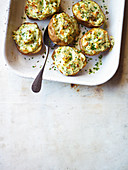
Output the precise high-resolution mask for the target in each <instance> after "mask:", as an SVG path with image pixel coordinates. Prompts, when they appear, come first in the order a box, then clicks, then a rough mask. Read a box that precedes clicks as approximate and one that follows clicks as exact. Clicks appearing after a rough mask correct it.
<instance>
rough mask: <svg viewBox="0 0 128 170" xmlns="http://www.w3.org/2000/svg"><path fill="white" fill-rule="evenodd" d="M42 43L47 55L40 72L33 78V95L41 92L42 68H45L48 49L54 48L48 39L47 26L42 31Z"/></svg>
mask: <svg viewBox="0 0 128 170" xmlns="http://www.w3.org/2000/svg"><path fill="white" fill-rule="evenodd" d="M43 43H44V45H45V47H46V51H47V55H46V57H45V61H44V65H43V67H42V69H41V70H40V72H39V73H38V75H37V77H36V78H35V80H34V82H33V83H32V91H33V92H35V93H38V92H39V91H40V90H41V85H42V80H43V72H44V68H45V65H46V61H47V58H48V54H49V47H54V46H55V44H54V43H53V42H52V41H51V39H50V38H49V35H48V26H47V27H46V29H45V31H44V35H43Z"/></svg>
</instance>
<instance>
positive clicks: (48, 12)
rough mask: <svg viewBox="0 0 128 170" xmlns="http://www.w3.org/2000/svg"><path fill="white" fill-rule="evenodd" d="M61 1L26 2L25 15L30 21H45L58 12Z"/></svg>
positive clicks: (38, 0)
mask: <svg viewBox="0 0 128 170" xmlns="http://www.w3.org/2000/svg"><path fill="white" fill-rule="evenodd" d="M60 3H61V0H27V1H26V6H25V13H26V15H27V17H28V18H30V19H37V20H45V19H46V18H48V17H49V16H52V15H53V14H54V13H56V12H58V11H59V9H60Z"/></svg>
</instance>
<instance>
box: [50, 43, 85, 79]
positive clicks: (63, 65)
mask: <svg viewBox="0 0 128 170" xmlns="http://www.w3.org/2000/svg"><path fill="white" fill-rule="evenodd" d="M52 58H53V60H54V62H53V63H54V64H55V66H56V67H57V68H58V70H59V71H60V72H61V73H62V74H64V75H66V76H74V75H76V74H77V73H78V72H79V71H80V70H81V69H82V68H84V67H85V66H86V57H85V56H84V54H82V53H81V52H80V50H78V49H76V48H74V47H69V46H63V47H62V46H61V47H58V48H57V49H55V50H54V52H53V54H52Z"/></svg>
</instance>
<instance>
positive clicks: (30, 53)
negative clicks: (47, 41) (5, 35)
mask: <svg viewBox="0 0 128 170" xmlns="http://www.w3.org/2000/svg"><path fill="white" fill-rule="evenodd" d="M23 24H24V23H23ZM23 24H21V25H20V26H19V27H18V28H17V29H16V31H17V30H18V29H19V28H20V27H21V26H22V25H23ZM25 24H32V23H30V22H27V23H25ZM33 24H36V25H37V23H33ZM37 27H38V29H39V26H38V25H37ZM39 30H40V29H39ZM40 35H42V32H41V30H40ZM14 42H15V45H16V47H17V49H18V51H19V52H20V53H21V54H23V55H33V54H36V53H38V52H39V51H40V50H41V49H42V46H43V40H42V42H41V45H40V46H39V47H38V49H37V50H36V51H33V52H29V53H24V52H23V51H21V50H20V47H19V46H18V45H17V43H16V41H15V40H14Z"/></svg>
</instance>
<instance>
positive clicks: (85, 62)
mask: <svg viewBox="0 0 128 170" xmlns="http://www.w3.org/2000/svg"><path fill="white" fill-rule="evenodd" d="M72 48H74V47H72ZM55 50H56V49H55ZM55 50H54V51H53V53H52V56H51V57H52V59H53V61H54V60H55V58H54V54H55ZM81 53H83V52H81ZM83 54H84V53H83ZM86 64H87V58H86V60H85V61H84V65H83V67H82V69H83V68H84V67H85V66H86ZM57 68H58V67H57ZM58 70H59V69H58ZM59 71H60V72H61V73H62V74H63V72H62V71H61V70H59ZM79 71H80V70H79ZM79 71H78V72H76V73H74V74H72V75H67V76H75V75H76V74H77V73H79Z"/></svg>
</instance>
